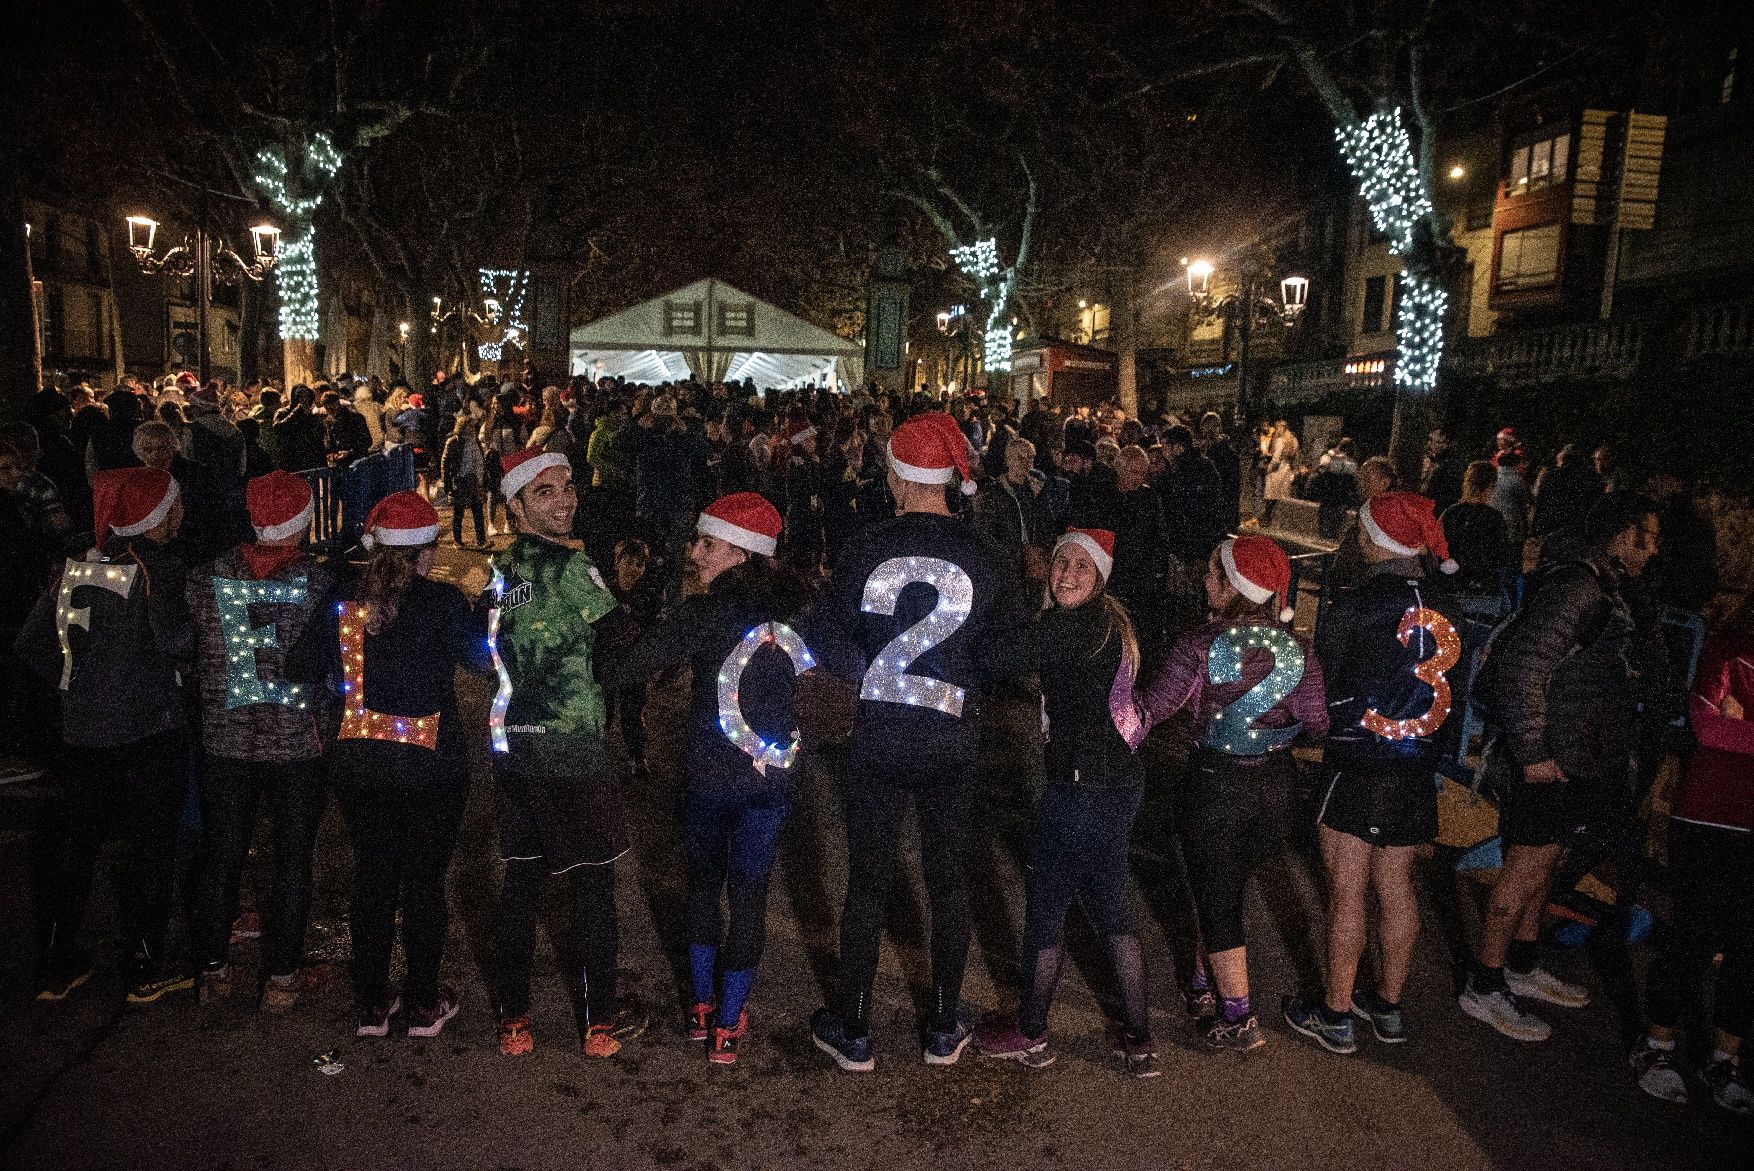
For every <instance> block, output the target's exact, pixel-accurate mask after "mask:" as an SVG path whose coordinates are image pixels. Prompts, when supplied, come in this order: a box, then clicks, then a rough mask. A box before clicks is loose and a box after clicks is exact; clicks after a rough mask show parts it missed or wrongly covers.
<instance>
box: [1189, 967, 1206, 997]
mask: <svg viewBox="0 0 1754 1171" xmlns="http://www.w3.org/2000/svg"><path fill="white" fill-rule="evenodd" d="M1188 987H1189V988H1190V989H1191V990H1192V991H1195V992H1209V991H1211V989H1212V981H1211V979H1210V978H1209V977H1208V976H1207V975H1206V969H1205V968H1195V969H1194V978H1193V979H1192V980H1191V981H1189V983H1188Z"/></svg>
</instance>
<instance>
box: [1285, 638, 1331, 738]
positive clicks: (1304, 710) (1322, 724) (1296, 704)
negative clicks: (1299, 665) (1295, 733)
mask: <svg viewBox="0 0 1754 1171" xmlns="http://www.w3.org/2000/svg"><path fill="white" fill-rule="evenodd" d="M1299 641H1301V640H1299ZM1286 702H1287V705H1288V706H1289V707H1290V708H1291V715H1292V718H1293V719H1295V720H1296V721H1297V722H1298V723H1300V724H1302V725H1303V739H1305V740H1320V739H1322V738H1323V737H1324V736H1326V735H1327V734H1328V688H1327V685H1326V684H1325V683H1324V682H1323V680H1322V662H1321V660H1320V659H1318V658H1316V656H1315V651H1313V650H1311V649H1310V648H1309V647H1308V646H1305V647H1304V648H1303V678H1302V679H1299V680H1298V681H1297V686H1296V687H1294V688H1292V690H1291V696H1290V698H1289V699H1288V700H1287V701H1286Z"/></svg>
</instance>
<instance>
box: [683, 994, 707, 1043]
mask: <svg viewBox="0 0 1754 1171" xmlns="http://www.w3.org/2000/svg"><path fill="white" fill-rule="evenodd" d="M712 1019H713V1006H712V1005H710V1004H708V1003H707V1002H706V1001H704V1000H697V1001H695V1002H694V1003H693V1004H691V1005H689V1006H688V1039H689V1040H690V1041H704V1040H706V1039H707V1038H708V1037H710V1036H712Z"/></svg>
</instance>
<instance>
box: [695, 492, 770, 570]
mask: <svg viewBox="0 0 1754 1171" xmlns="http://www.w3.org/2000/svg"><path fill="white" fill-rule="evenodd" d="M780 523H781V522H780V514H779V510H778V509H776V508H775V507H774V506H773V505H771V504H769V503H768V502H767V498H766V497H765V496H763V495H761V494H760V493H759V492H733V493H731V494H730V495H729V496H721V497H719V498H718V499H717V500H715V501H713V502H712V503H711V504H709V505H707V506H706V509H705V510H704V511H702V512H701V514H700V519H699V520H697V521H696V522H695V523H694V528H695V531H696V532H701V533H705V534H706V535H707V536H709V537H717V538H718V539H719V540H721V541H726V542H729V543H730V544H732V545H735V546H737V548H739V549H747V550H749V551H750V552H751V553H759V554H761V555H762V556H763V557H772V556H773V552H774V550H775V549H777V548H779V539H780Z"/></svg>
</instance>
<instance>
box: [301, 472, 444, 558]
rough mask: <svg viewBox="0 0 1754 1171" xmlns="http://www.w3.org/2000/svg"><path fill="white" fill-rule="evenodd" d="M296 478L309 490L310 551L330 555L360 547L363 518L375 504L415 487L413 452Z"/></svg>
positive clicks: (305, 474)
mask: <svg viewBox="0 0 1754 1171" xmlns="http://www.w3.org/2000/svg"><path fill="white" fill-rule="evenodd" d="M298 475H300V476H303V477H304V479H305V482H306V483H308V484H309V485H310V486H311V502H312V504H313V506H314V507H313V509H312V513H311V534H310V536H311V547H312V548H314V549H317V550H320V551H322V552H325V553H330V554H340V553H345V552H346V551H347V550H349V549H351V548H353V546H354V545H356V544H358V543H359V535H360V533H361V532H362V531H363V530H364V528H365V518H366V515H367V514H368V513H370V512H371V510H372V508H373V506H375V505H376V504H377V502H378V501H380V500H382V499H383V498H384V497H386V496H388V495H390V494H391V493H392V492H407V491H412V490H413V489H414V487H415V484H416V483H417V478H416V476H415V473H414V451H413V449H412V448H408V447H399V448H397V449H395V450H394V451H392V452H389V453H387V454H386V453H384V452H375V453H373V454H372V455H368V456H366V457H365V458H364V459H359V460H355V461H354V462H353V463H351V464H349V465H348V466H346V467H345V468H338V467H337V468H310V469H308V470H306V471H302V472H299V473H298Z"/></svg>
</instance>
